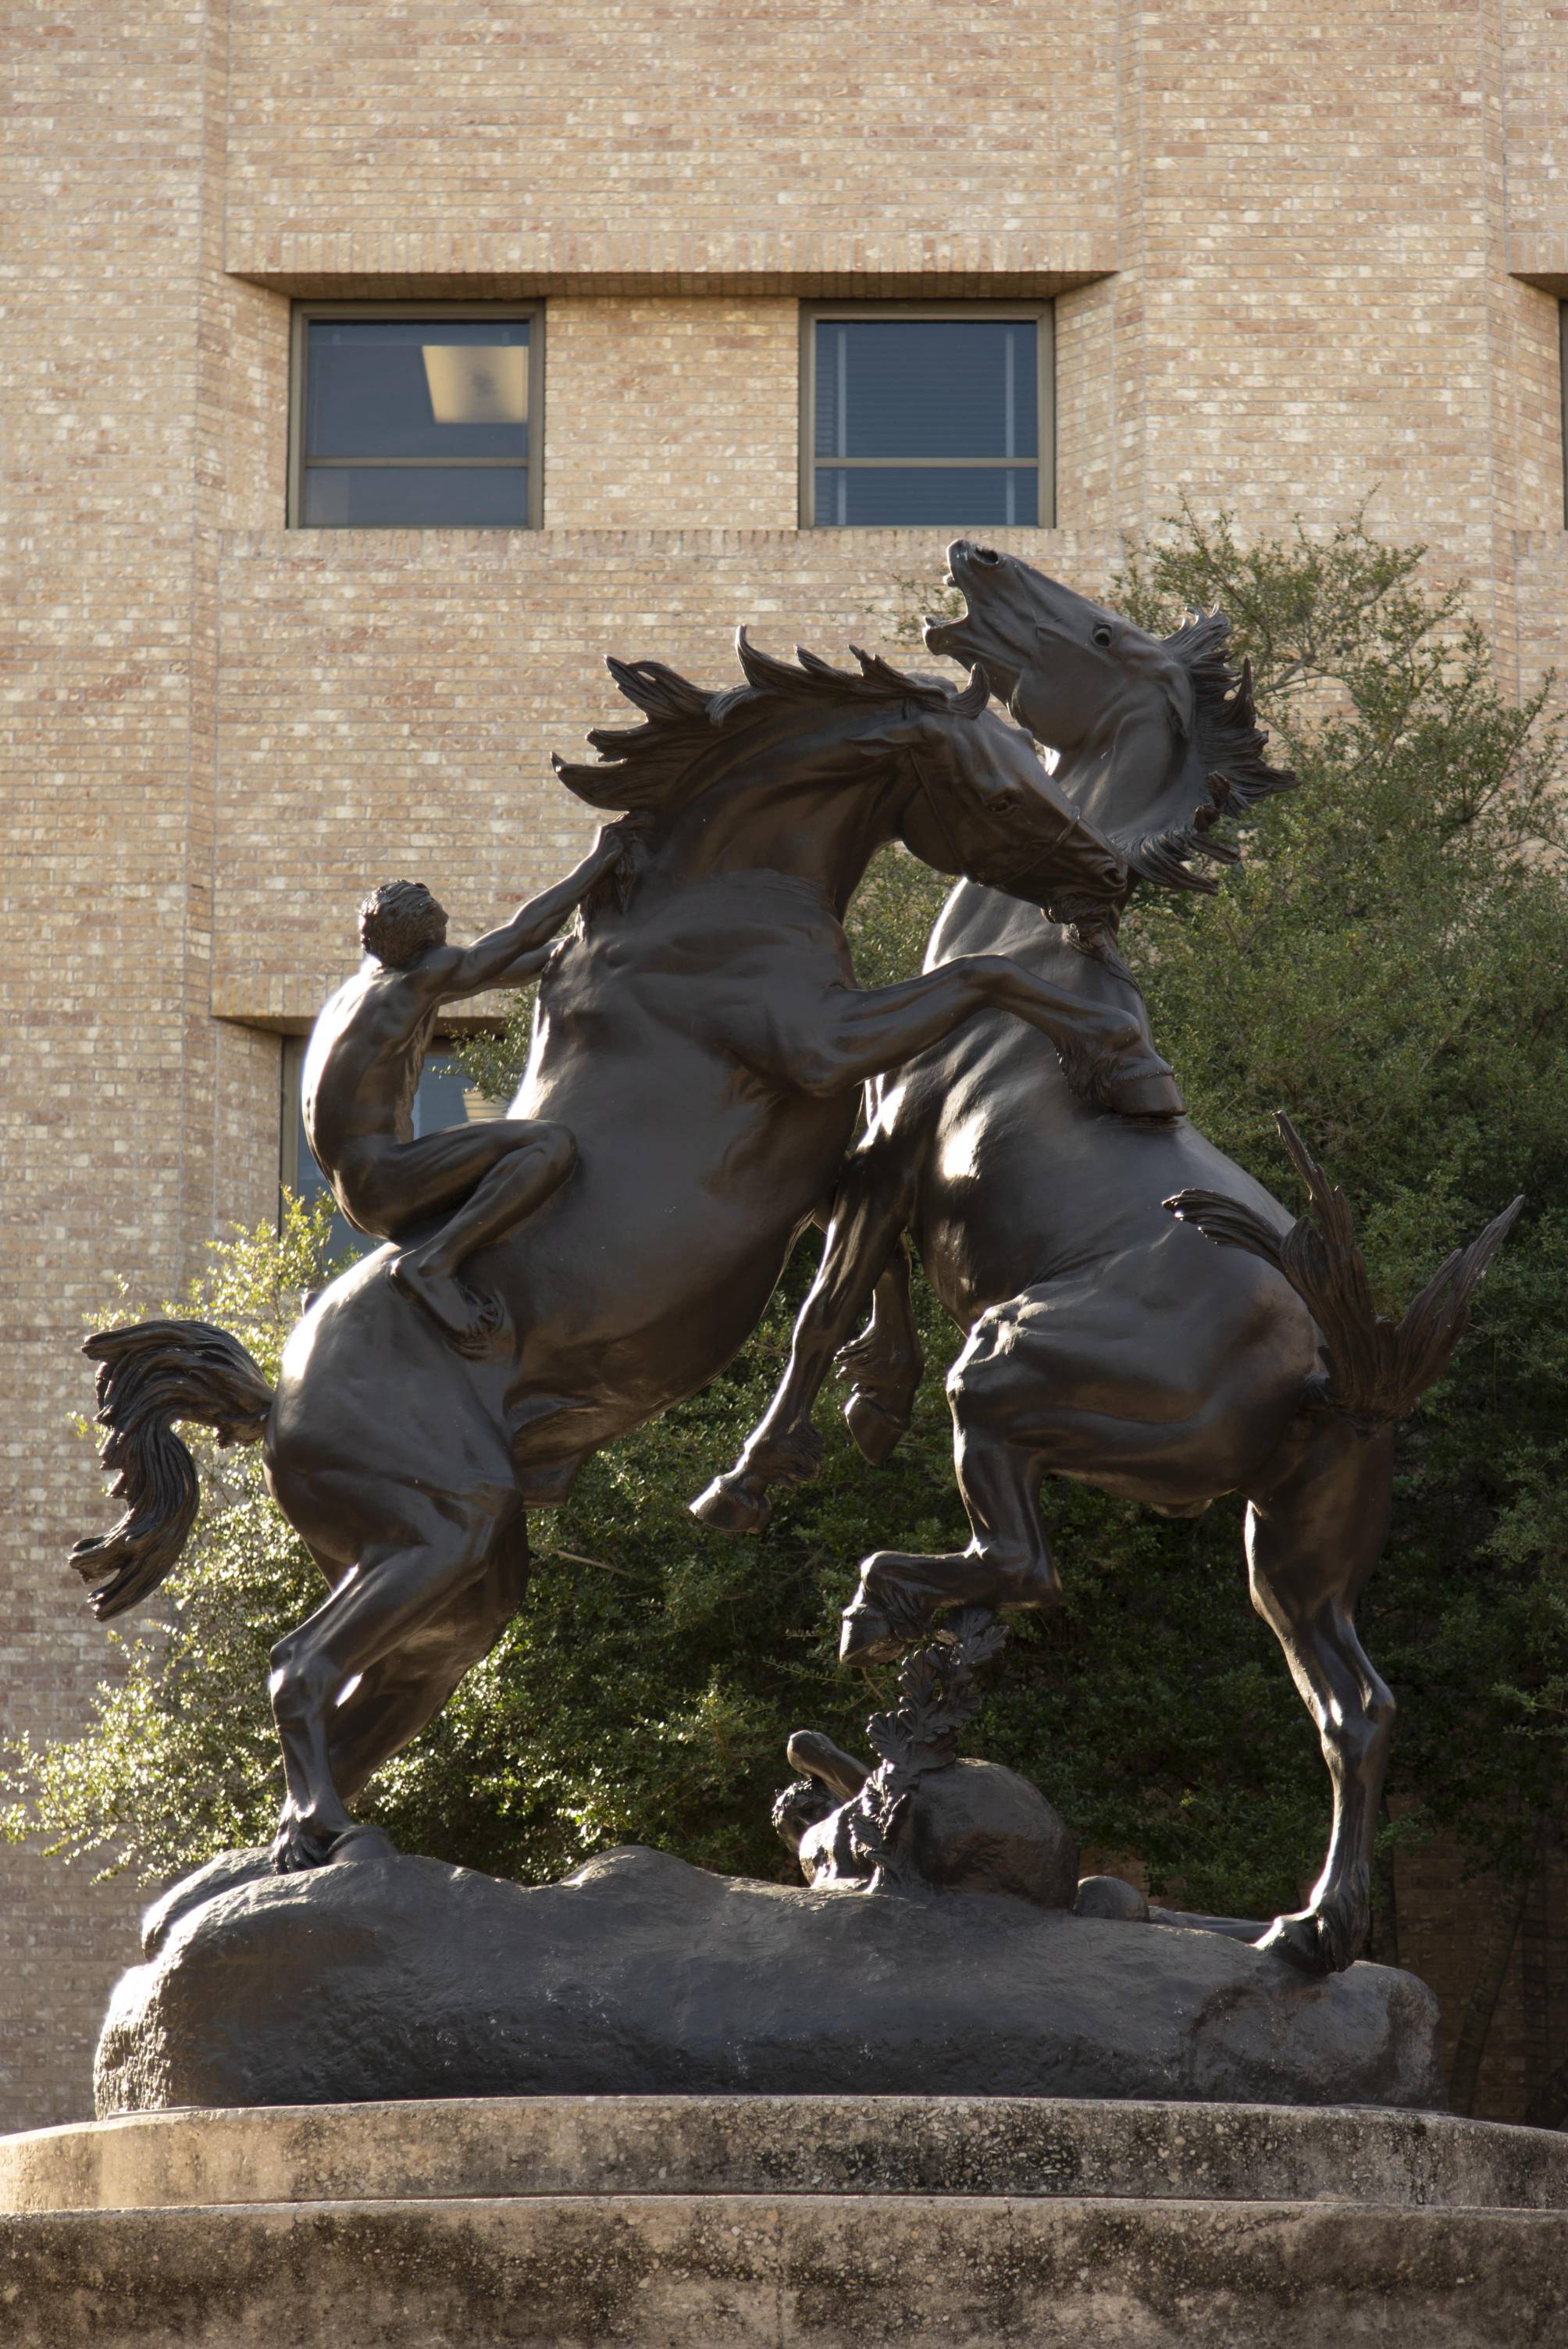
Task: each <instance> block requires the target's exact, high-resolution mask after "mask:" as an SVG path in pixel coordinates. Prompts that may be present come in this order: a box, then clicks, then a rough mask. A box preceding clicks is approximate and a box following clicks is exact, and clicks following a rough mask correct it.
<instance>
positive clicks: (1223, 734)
mask: <svg viewBox="0 0 1568 2349" xmlns="http://www.w3.org/2000/svg"><path fill="white" fill-rule="evenodd" d="M1230 633H1231V623H1230V621H1229V620H1228V619H1227V618H1226V616H1225V615H1224V614H1223V613H1222V612H1189V613H1188V615H1187V617H1186V618H1185V619H1184V620H1183V622H1182V624H1181V626H1180V627H1179V628H1178V629H1177V630H1176V632H1175V634H1174V636H1167V637H1166V638H1165V639H1164V640H1163V644H1162V647H1161V649H1162V650H1163V651H1165V652H1166V653H1168V654H1170V655H1171V657H1173V658H1174V659H1176V660H1179V661H1180V662H1181V665H1182V667H1184V668H1185V669H1186V671H1187V673H1188V675H1189V677H1190V678H1191V681H1192V697H1193V705H1194V716H1193V724H1192V731H1191V735H1190V736H1189V738H1188V748H1187V757H1186V759H1185V760H1184V761H1183V762H1182V765H1181V771H1180V773H1179V775H1178V778H1177V780H1176V782H1175V783H1174V785H1171V786H1168V787H1167V788H1166V789H1165V790H1164V791H1163V792H1161V795H1160V799H1159V801H1158V802H1156V806H1155V808H1154V809H1152V810H1146V811H1145V812H1144V822H1145V823H1148V822H1149V818H1150V815H1154V816H1156V817H1157V818H1163V819H1165V820H1164V821H1163V822H1162V823H1160V822H1157V823H1156V825H1155V827H1154V828H1152V829H1149V830H1144V831H1141V832H1140V833H1137V834H1135V835H1131V836H1130V835H1129V833H1127V832H1125V831H1123V830H1122V829H1121V828H1120V827H1116V828H1113V829H1112V831H1111V834H1110V836H1111V838H1112V839H1113V840H1114V842H1115V843H1116V845H1117V847H1118V848H1119V850H1120V852H1121V854H1122V855H1123V856H1124V857H1125V858H1126V860H1127V863H1128V864H1130V866H1131V867H1132V870H1133V871H1134V872H1135V873H1137V874H1140V875H1141V877H1142V878H1143V879H1144V880H1146V881H1152V882H1155V883H1157V884H1158V885H1160V886H1161V887H1163V888H1167V889H1199V890H1203V891H1206V892H1210V893H1212V891H1213V890H1214V889H1215V887H1216V886H1217V884H1216V883H1215V881H1214V880H1213V879H1212V876H1211V875H1210V874H1206V873H1195V872H1193V871H1192V869H1191V864H1190V863H1189V859H1190V858H1191V857H1195V856H1201V857H1206V858H1207V859H1208V860H1209V861H1210V862H1211V863H1212V864H1239V862H1240V861H1241V852H1240V850H1239V849H1237V848H1234V847H1233V846H1232V844H1231V843H1230V842H1229V841H1225V840H1217V839H1215V838H1214V836H1213V827H1214V824H1215V823H1216V822H1217V821H1218V820H1219V818H1220V817H1221V816H1229V817H1232V818H1239V817H1242V816H1244V815H1245V813H1246V812H1247V810H1248V809H1249V808H1250V807H1251V806H1252V805H1253V802H1255V801H1257V800H1260V799H1262V798H1263V797H1264V795H1265V793H1267V792H1288V791H1294V790H1295V785H1296V777H1295V775H1294V774H1293V773H1292V772H1291V771H1290V770H1289V768H1286V767H1271V766H1270V765H1269V764H1268V761H1266V760H1265V759H1264V748H1265V746H1266V745H1267V742H1268V739H1269V738H1268V736H1267V735H1266V734H1265V733H1264V730H1263V729H1262V728H1261V727H1260V726H1259V724H1258V722H1257V713H1256V711H1255V710H1254V709H1253V665H1252V663H1251V661H1250V660H1248V661H1243V663H1242V667H1241V671H1240V674H1239V675H1238V673H1237V672H1236V670H1234V669H1233V667H1231V665H1230V663H1229V661H1228V660H1227V659H1226V658H1225V651H1224V647H1225V642H1226V639H1227V638H1228V636H1230ZM1194 786H1196V788H1197V789H1198V790H1199V791H1200V792H1202V794H1203V796H1202V797H1201V798H1199V799H1198V800H1197V802H1196V803H1195V804H1193V803H1191V797H1190V795H1191V792H1192V790H1193V788H1194ZM1173 802H1174V804H1173ZM1184 802H1185V803H1184Z"/></svg>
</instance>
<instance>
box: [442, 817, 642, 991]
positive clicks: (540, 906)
mask: <svg viewBox="0 0 1568 2349" xmlns="http://www.w3.org/2000/svg"><path fill="white" fill-rule="evenodd" d="M625 849H626V840H625V835H624V833H623V832H622V831H621V829H620V827H619V825H617V824H606V825H605V826H604V828H603V831H602V832H601V833H600V834H599V837H598V839H597V840H596V841H595V842H594V843H593V847H592V848H591V849H590V850H589V852H588V854H587V855H586V856H585V857H584V858H583V862H582V864H579V865H578V866H577V868H576V870H575V871H574V872H572V873H569V874H567V875H566V878H565V880H564V881H557V882H556V883H555V885H554V886H553V887H552V888H549V889H545V890H542V892H541V893H540V895H538V896H537V897H531V898H530V899H529V901H528V903H527V904H526V905H520V906H519V907H518V909H517V911H516V913H515V914H514V915H513V916H512V917H511V921H510V922H507V923H505V924H503V926H501V928H500V929H499V930H491V931H490V933H489V935H488V936H485V937H482V938H476V939H475V940H474V942H473V945H472V946H471V947H465V948H464V949H463V950H462V952H461V953H460V954H459V957H458V961H457V968H455V969H454V970H453V971H452V972H451V974H450V976H449V978H446V979H444V980H443V983H442V988H441V992H442V994H443V995H478V994H479V993H480V991H481V989H483V988H487V987H500V986H502V985H505V984H507V983H509V982H511V980H512V979H513V978H530V977H531V975H532V973H533V972H534V971H536V970H537V969H538V968H540V965H541V962H542V959H543V957H542V956H538V955H537V950H538V949H539V948H540V947H545V946H547V945H548V944H549V942H550V940H551V939H552V937H553V936H555V933H556V931H557V930H558V929H560V927H561V926H562V923H563V922H564V921H565V920H566V917H567V916H568V915H569V914H571V913H572V912H573V909H574V908H575V907H576V906H577V905H580V904H581V902H582V900H583V898H584V897H585V896H586V895H588V892H589V890H590V889H591V888H592V887H593V884H594V882H595V881H597V880H598V879H599V878H600V876H601V874H605V873H608V872H609V871H610V869H611V867H612V866H613V865H615V864H619V863H620V861H621V859H622V857H623V856H624V854H625ZM536 956H537V958H536ZM525 960H526V965H527V967H526V968H523V967H522V966H523V964H524V962H525Z"/></svg>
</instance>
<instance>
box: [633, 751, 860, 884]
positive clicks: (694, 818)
mask: <svg viewBox="0 0 1568 2349" xmlns="http://www.w3.org/2000/svg"><path fill="white" fill-rule="evenodd" d="M897 804H898V795H897V793H896V792H892V791H890V790H889V789H888V788H887V787H886V786H885V785H884V786H882V787H880V788H868V787H867V784H866V783H865V782H863V781H861V780H860V778H858V777H857V778H855V779H854V780H852V781H851V780H849V779H846V778H845V777H843V776H842V775H841V776H839V777H838V778H836V779H822V778H818V779H815V780H813V779H811V778H810V777H803V778H800V779H799V780H793V781H780V782H779V783H776V784H768V783H759V782H758V781H756V780H755V778H748V777H745V776H741V777H738V778H726V779H724V780H721V781H717V782H716V783H714V784H712V785H710V787H709V788H708V789H707V791H705V792H701V793H699V794H698V795H697V796H696V798H695V799H693V800H691V801H689V802H687V804H686V806H685V807H684V808H683V809H682V810H681V812H680V813H679V815H678V816H677V817H676V820H675V822H674V823H673V824H672V825H671V826H670V829H669V831H668V832H667V833H665V837H664V839H663V840H662V841H661V842H660V843H659V844H658V846H657V848H656V849H655V851H654V852H653V854H652V857H651V859H650V864H651V867H652V869H653V870H654V871H655V872H656V874H657V875H658V877H659V879H660V880H661V881H663V882H664V883H665V885H668V886H673V887H681V886H684V885H686V884H687V883H690V882H694V881H702V880H708V879H713V878H717V876H719V875H722V874H729V873H755V872H758V871H759V870H762V871H768V872H772V873H777V874H781V875H783V876H784V877H786V878H788V879H791V880H798V881H801V882H804V883H806V884H808V885H810V886H811V887H813V888H815V889H817V890H819V891H820V893H821V894H822V895H824V896H825V897H826V898H827V899H828V900H829V902H830V904H831V905H833V907H834V908H835V910H836V911H837V912H838V913H839V914H840V915H842V914H843V911H844V909H845V907H846V906H847V905H848V904H849V901H850V899H851V896H852V895H854V892H855V890H856V888H857V887H858V886H859V885H860V882H861V878H862V876H863V874H864V873H865V869H866V866H867V865H868V864H870V863H871V860H872V856H873V855H874V854H876V852H877V850H878V849H879V848H880V847H882V844H883V843H884V842H885V841H888V840H891V839H892V837H893V834H894V831H895V828H896V827H895V821H894V819H895V815H896V809H897Z"/></svg>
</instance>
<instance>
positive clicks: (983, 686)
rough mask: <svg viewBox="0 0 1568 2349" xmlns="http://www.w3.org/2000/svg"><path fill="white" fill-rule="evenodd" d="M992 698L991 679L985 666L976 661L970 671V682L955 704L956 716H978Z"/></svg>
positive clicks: (957, 697)
mask: <svg viewBox="0 0 1568 2349" xmlns="http://www.w3.org/2000/svg"><path fill="white" fill-rule="evenodd" d="M990 698H991V680H990V678H988V677H987V676H986V674H985V668H984V667H983V666H982V664H981V663H980V662H979V661H976V662H975V666H974V667H973V668H972V669H971V670H970V672H969V682H968V684H967V685H966V686H965V688H964V690H963V692H962V693H961V694H958V695H957V696H956V697H955V698H954V704H953V714H954V717H955V718H978V717H979V715H980V712H981V711H982V710H983V709H985V705H986V703H987V702H988V701H989V700H990Z"/></svg>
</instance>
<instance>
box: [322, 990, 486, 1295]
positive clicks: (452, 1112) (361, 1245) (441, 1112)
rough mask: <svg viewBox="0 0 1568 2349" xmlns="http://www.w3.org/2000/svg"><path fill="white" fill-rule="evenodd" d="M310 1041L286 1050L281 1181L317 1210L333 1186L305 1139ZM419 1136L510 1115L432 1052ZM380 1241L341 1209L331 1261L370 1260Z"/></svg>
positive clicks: (417, 1107) (417, 1110) (418, 1101)
mask: <svg viewBox="0 0 1568 2349" xmlns="http://www.w3.org/2000/svg"><path fill="white" fill-rule="evenodd" d="M308 1041H309V1039H308V1038H307V1037H304V1036H291V1037H289V1038H288V1039H287V1040H286V1041H285V1043H284V1098H283V1123H282V1137H281V1139H282V1147H281V1149H280V1152H279V1159H278V1180H279V1184H280V1186H281V1188H283V1189H284V1190H285V1191H293V1192H294V1194H295V1195H296V1196H297V1197H299V1198H301V1199H303V1200H304V1203H305V1205H306V1206H315V1202H316V1201H317V1200H318V1199H319V1198H320V1197H321V1195H322V1194H323V1192H324V1191H330V1189H331V1187H332V1186H331V1185H330V1184H329V1183H328V1181H327V1179H326V1177H325V1174H323V1173H322V1171H321V1168H320V1167H319V1166H318V1165H317V1164H316V1162H315V1154H314V1153H313V1152H312V1150H311V1146H310V1143H308V1142H307V1141H306V1139H305V1132H304V1117H303V1115H302V1114H301V1111H300V1081H301V1079H302V1077H303V1076H304V1054H305V1046H306V1044H307V1043H308ZM413 1114H414V1132H415V1134H416V1136H418V1135H419V1134H421V1133H442V1132H444V1131H445V1129H446V1128H447V1127H448V1126H452V1125H475V1124H481V1123H489V1122H490V1120H491V1119H493V1118H498V1117H504V1116H505V1115H506V1111H505V1109H504V1108H503V1107H502V1106H501V1104H500V1102H492V1101H487V1099H486V1098H485V1096H484V1094H483V1093H481V1092H479V1091H478V1089H477V1088H476V1086H475V1084H474V1082H473V1080H472V1079H471V1078H470V1077H469V1076H468V1075H467V1074H465V1072H464V1071H463V1070H461V1069H459V1067H458V1065H457V1063H456V1062H455V1061H450V1060H449V1059H448V1058H447V1055H446V1054H445V1053H444V1052H427V1053H426V1055H425V1065H424V1067H423V1069H422V1070H421V1071H420V1073H419V1089H418V1092H417V1093H416V1094H415V1096H414V1113H413ZM380 1245H381V1243H380V1241H379V1240H373V1239H367V1238H366V1236H365V1234H364V1233H363V1232H356V1230H355V1228H354V1226H353V1225H352V1224H351V1223H350V1222H349V1221H348V1219H347V1217H346V1216H345V1215H344V1214H343V1212H342V1210H341V1209H335V1210H334V1213H333V1218H332V1229H331V1233H330V1235H329V1237H328V1240H327V1255H328V1257H356V1256H366V1255H367V1254H368V1253H369V1251H370V1250H371V1249H372V1248H374V1247H380Z"/></svg>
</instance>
